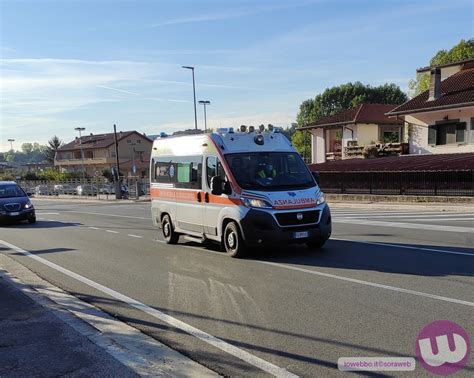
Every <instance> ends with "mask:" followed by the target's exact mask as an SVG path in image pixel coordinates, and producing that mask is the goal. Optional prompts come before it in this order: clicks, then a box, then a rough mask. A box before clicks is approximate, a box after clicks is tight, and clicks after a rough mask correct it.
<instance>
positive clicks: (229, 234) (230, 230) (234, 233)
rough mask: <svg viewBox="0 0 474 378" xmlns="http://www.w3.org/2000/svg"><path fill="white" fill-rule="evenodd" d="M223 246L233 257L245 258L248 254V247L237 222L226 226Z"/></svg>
mask: <svg viewBox="0 0 474 378" xmlns="http://www.w3.org/2000/svg"><path fill="white" fill-rule="evenodd" d="M223 238H224V240H223V244H224V248H225V251H226V252H227V254H228V255H229V256H231V257H237V258H239V257H244V256H245V254H246V252H247V246H246V245H245V242H244V239H243V238H242V235H241V233H240V230H239V226H237V223H235V222H229V223H227V225H226V226H225V230H224V236H223Z"/></svg>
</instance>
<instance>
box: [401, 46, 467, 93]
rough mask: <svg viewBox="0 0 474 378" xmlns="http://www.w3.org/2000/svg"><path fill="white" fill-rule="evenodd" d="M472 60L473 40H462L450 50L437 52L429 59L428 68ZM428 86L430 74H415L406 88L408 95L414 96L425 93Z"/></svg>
mask: <svg viewBox="0 0 474 378" xmlns="http://www.w3.org/2000/svg"><path fill="white" fill-rule="evenodd" d="M471 58H474V39H469V40H467V41H466V40H464V39H462V40H461V42H459V43H458V44H457V45H456V46H454V47H453V48H451V49H450V50H448V51H446V50H439V51H438V52H437V53H436V54H435V55H434V56H433V57H432V58H431V59H430V64H429V65H430V67H432V66H438V65H441V64H448V63H454V62H459V61H461V60H465V59H471ZM429 86H430V74H429V73H428V72H423V73H417V74H416V79H415V80H410V82H409V83H408V87H409V88H410V95H411V96H416V95H418V94H420V93H421V92H424V91H426V90H427V89H428V88H429Z"/></svg>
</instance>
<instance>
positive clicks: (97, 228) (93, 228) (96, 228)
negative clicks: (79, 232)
mask: <svg viewBox="0 0 474 378" xmlns="http://www.w3.org/2000/svg"><path fill="white" fill-rule="evenodd" d="M89 228H90V229H91V230H100V228H99V227H92V226H89Z"/></svg>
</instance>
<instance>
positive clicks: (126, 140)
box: [54, 131, 153, 177]
mask: <svg viewBox="0 0 474 378" xmlns="http://www.w3.org/2000/svg"><path fill="white" fill-rule="evenodd" d="M117 144H118V156H119V164H120V172H121V173H122V174H124V175H125V176H139V177H147V176H148V171H149V164H150V155H151V148H152V144H153V141H152V140H151V139H150V138H148V137H147V136H146V135H144V134H140V133H139V132H137V131H124V132H122V131H121V132H118V133H117ZM54 165H55V166H56V167H59V168H60V170H61V171H63V172H81V171H82V166H84V171H85V172H86V173H87V175H89V176H98V175H101V172H102V170H104V169H111V168H116V166H117V164H116V154H115V138H114V134H113V133H109V134H92V133H91V134H90V135H86V136H82V137H81V138H78V137H76V139H75V140H73V141H72V142H70V143H68V144H66V145H64V146H62V147H61V148H60V149H59V150H58V151H57V153H56V156H55V158H54ZM133 166H135V168H136V169H135V173H134V172H133V171H134V170H133Z"/></svg>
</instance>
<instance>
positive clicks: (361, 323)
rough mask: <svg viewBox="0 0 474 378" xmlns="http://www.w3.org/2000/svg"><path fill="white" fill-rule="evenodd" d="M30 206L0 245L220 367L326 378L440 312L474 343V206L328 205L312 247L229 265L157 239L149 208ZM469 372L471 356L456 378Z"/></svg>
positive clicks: (414, 331) (409, 338)
mask: <svg viewBox="0 0 474 378" xmlns="http://www.w3.org/2000/svg"><path fill="white" fill-rule="evenodd" d="M35 205H36V208H37V217H38V222H37V224H35V225H28V224H21V225H10V226H6V227H3V228H0V240H3V241H5V242H7V243H10V244H11V245H5V244H4V245H3V246H1V245H0V252H2V253H5V254H8V255H9V256H11V257H13V258H14V259H16V260H17V261H19V262H21V263H22V264H23V265H25V266H27V267H29V268H30V269H31V270H33V271H35V272H36V273H38V274H39V275H41V276H42V277H43V278H45V279H47V280H48V281H50V282H52V283H53V284H55V285H57V286H59V287H61V288H63V289H65V290H67V291H69V292H71V293H73V294H74V295H76V296H78V297H80V298H81V299H83V300H85V301H87V302H90V303H92V304H94V305H96V306H98V307H100V308H102V309H103V310H105V311H107V312H109V313H111V314H113V315H115V316H116V317H118V318H120V319H122V320H124V321H126V322H127V323H129V324H131V325H133V326H135V327H137V328H139V329H141V330H142V331H144V332H145V333H147V334H149V335H151V336H153V337H154V338H156V339H158V340H160V341H162V342H163V343H165V344H167V345H169V346H171V347H173V348H175V349H177V350H179V351H180V352H182V353H184V354H186V355H188V356H190V357H191V358H193V359H195V360H197V361H199V362H200V363H202V364H203V365H205V366H208V367H210V368H212V369H213V370H215V371H217V372H219V373H221V374H225V375H239V376H241V375H244V374H245V375H264V374H276V375H284V374H286V373H292V374H295V375H300V376H321V375H338V374H342V373H341V372H339V371H338V370H337V360H338V358H339V357H355V356H377V357H388V356H395V357H397V356H403V357H405V356H406V357H415V345H416V337H417V335H418V333H419V332H420V330H421V329H422V328H423V327H424V326H425V325H427V324H428V323H430V322H432V321H435V320H440V319H448V320H451V321H454V322H456V323H458V324H459V325H461V326H462V327H463V328H464V329H465V330H466V331H467V332H468V333H469V334H470V335H471V340H472V339H473V338H474V337H473V336H474V320H473V319H474V290H473V286H474V263H473V262H474V211H473V212H471V213H469V212H464V213H458V212H432V211H421V210H420V209H418V208H416V207H414V208H413V210H403V211H402V210H372V209H351V208H347V209H345V208H340V207H338V208H337V209H333V222H334V223H333V235H332V239H331V240H330V241H329V242H328V243H327V245H326V247H325V248H324V249H323V250H322V251H321V252H317V253H315V252H310V251H308V250H307V249H306V248H305V247H303V246H289V247H281V248H279V249H270V250H261V251H256V253H255V255H254V256H252V257H250V258H247V259H242V260H238V259H231V258H229V257H227V256H226V255H225V254H224V253H222V252H219V251H218V249H217V248H212V247H208V248H202V247H200V246H197V245H195V244H192V243H187V242H185V241H183V242H181V244H180V245H178V246H168V245H166V244H164V243H163V242H162V241H161V239H162V238H161V235H160V233H159V231H158V230H156V229H155V228H154V227H153V225H152V223H151V220H150V215H149V214H150V212H149V207H150V204H149V203H135V204H108V203H94V204H92V203H82V204H78V203H76V202H66V201H37V202H35ZM0 243H1V242H0ZM15 246H16V247H18V248H20V249H18V248H16V249H15V248H14V247H15ZM22 250H25V251H28V252H30V253H31V254H32V255H25V254H24V253H22V252H21V251H22ZM32 256H35V257H37V259H35V258H34V257H32ZM51 263H54V264H56V265H53V264H51ZM57 267H60V268H62V271H59V270H60V269H59V270H58V268H57ZM64 269H67V271H65V270H64ZM69 273H73V274H69ZM74 274H75V275H74ZM77 275H80V276H77ZM78 277H79V278H78ZM81 277H82V278H81ZM387 374H389V375H390V374H392V375H393V373H390V372H387ZM407 374H411V375H416V376H420V375H424V374H426V375H428V373H427V372H426V371H424V369H423V368H422V367H421V365H418V366H417V368H416V370H415V371H414V372H411V373H407ZM473 374H474V362H473V361H472V360H471V362H470V363H469V364H468V365H467V366H466V367H465V369H464V370H462V371H461V372H460V376H472V375H473ZM397 375H399V373H398V374H397Z"/></svg>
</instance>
